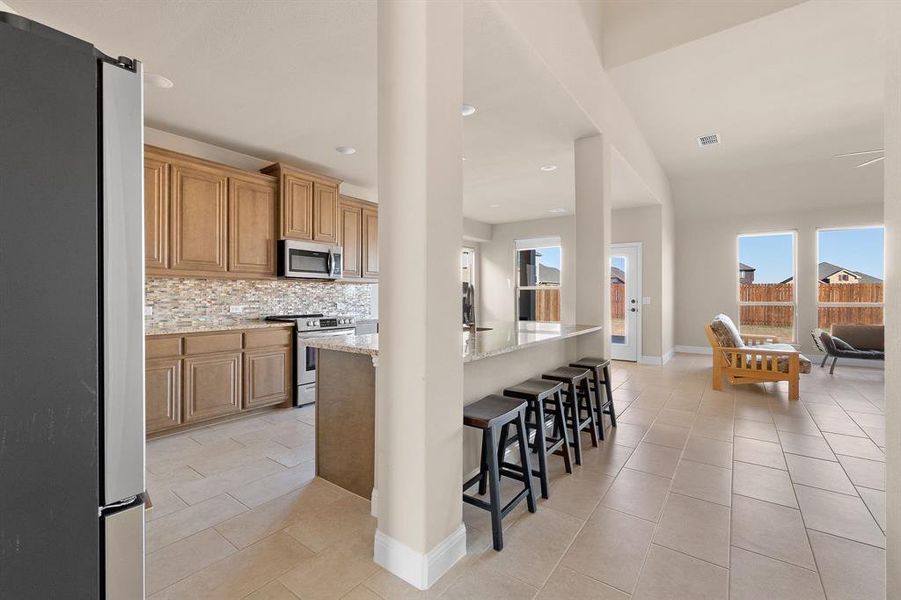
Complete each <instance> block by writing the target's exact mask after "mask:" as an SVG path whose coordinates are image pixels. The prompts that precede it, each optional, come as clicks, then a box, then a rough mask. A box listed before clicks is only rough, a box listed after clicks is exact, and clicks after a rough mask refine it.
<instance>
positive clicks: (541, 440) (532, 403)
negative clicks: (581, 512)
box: [504, 379, 573, 498]
mask: <svg viewBox="0 0 901 600" xmlns="http://www.w3.org/2000/svg"><path fill="white" fill-rule="evenodd" d="M562 391H563V383H561V382H558V381H551V380H549V379H527V380H526V381H522V382H520V383H517V384H516V385H514V386H511V387H508V388H506V389H504V395H505V396H510V397H513V398H522V399H523V400H525V401H527V402H528V403H529V405H528V407H527V408H526V429H527V430H528V432H529V438H528V443H529V445H530V447H531V448H532V452H535V453H537V454H538V469H536V470H533V471H532V474H533V475H537V476H538V479H539V481H540V482H541V497H542V498H549V497H550V491H549V485H548V470H547V456H548V453H550V454H558V455H560V456H562V457H563V464H564V466H565V468H566V472H567V473H572V472H573V469H572V457H571V456H570V453H569V434H568V430H567V426H566V415H565V414H564V409H563V398H562ZM547 409H549V410H547ZM548 417H550V422H548ZM548 425H551V427H553V434H552V435H550V436H549V435H548V434H547V428H548ZM512 443H513V440H510V441H508V445H509V444H512Z"/></svg>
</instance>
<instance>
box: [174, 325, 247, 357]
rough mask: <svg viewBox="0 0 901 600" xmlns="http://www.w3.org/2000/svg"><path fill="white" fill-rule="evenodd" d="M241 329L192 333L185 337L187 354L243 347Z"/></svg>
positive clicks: (208, 352) (225, 350)
mask: <svg viewBox="0 0 901 600" xmlns="http://www.w3.org/2000/svg"><path fill="white" fill-rule="evenodd" d="M241 337H242V334H241V332H240V331H236V332H230V333H217V334H211V335H192V336H189V337H186V338H185V354H210V353H212V352H229V351H232V350H240V349H241Z"/></svg>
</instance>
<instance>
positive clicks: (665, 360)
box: [663, 350, 676, 364]
mask: <svg viewBox="0 0 901 600" xmlns="http://www.w3.org/2000/svg"><path fill="white" fill-rule="evenodd" d="M675 353H676V351H675V350H670V351H669V352H667V353H666V354H664V355H663V364H666V363H668V362H669V361H671V360H673V354H675Z"/></svg>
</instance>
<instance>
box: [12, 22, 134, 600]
mask: <svg viewBox="0 0 901 600" xmlns="http://www.w3.org/2000/svg"><path fill="white" fill-rule="evenodd" d="M142 121H143V104H142V84H141V65H140V63H139V62H138V61H136V60H132V59H129V58H125V57H119V58H112V57H109V56H106V55H105V54H103V53H101V52H99V51H98V50H97V49H95V48H94V46H93V45H92V44H90V43H88V42H85V41H82V40H79V39H76V38H73V37H71V36H68V35H66V34H63V33H60V32H58V31H55V30H52V29H50V28H48V27H45V26H43V25H40V24H38V23H34V22H32V21H29V20H27V19H24V18H21V17H19V16H17V15H12V14H8V13H3V12H0V598H11V599H12V598H15V599H17V600H19V599H30V598H35V599H52V598H60V599H62V598H65V599H76V598H79V599H80V598H91V599H95V598H107V599H111V600H135V599H140V598H143V596H144V498H145V494H144V490H145V485H144V331H143V292H144V267H143V255H144V244H143V201H142V195H143V122H142Z"/></svg>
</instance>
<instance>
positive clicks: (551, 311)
mask: <svg viewBox="0 0 901 600" xmlns="http://www.w3.org/2000/svg"><path fill="white" fill-rule="evenodd" d="M536 292H537V293H536V294H535V295H536V298H535V305H536V306H535V318H536V319H537V320H539V321H559V320H560V288H547V289H539V290H536ZM610 317H611V318H613V319H624V318H625V317H626V284H624V283H611V284H610Z"/></svg>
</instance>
